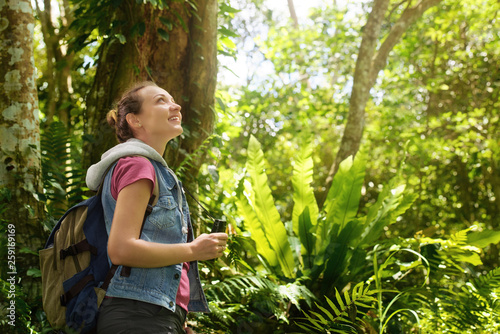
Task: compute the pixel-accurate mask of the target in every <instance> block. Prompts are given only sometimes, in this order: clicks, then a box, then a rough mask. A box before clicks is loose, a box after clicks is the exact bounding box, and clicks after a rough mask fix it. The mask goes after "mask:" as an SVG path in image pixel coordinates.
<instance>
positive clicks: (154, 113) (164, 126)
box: [136, 86, 183, 140]
mask: <svg viewBox="0 0 500 334" xmlns="http://www.w3.org/2000/svg"><path fill="white" fill-rule="evenodd" d="M139 94H140V95H141V97H142V99H143V102H142V107H141V112H140V114H138V115H136V117H137V119H138V120H139V122H140V124H141V127H142V128H144V130H145V131H146V134H147V135H148V136H153V137H156V136H162V137H163V136H165V137H166V138H167V140H170V139H173V138H175V137H177V136H179V135H180V134H181V133H182V131H183V130H182V126H181V121H182V115H181V106H180V105H178V104H177V103H175V101H174V98H173V97H172V96H171V95H170V94H169V93H168V92H167V91H166V90H164V89H163V88H160V87H156V86H146V87H144V88H143V89H141V90H140V91H139Z"/></svg>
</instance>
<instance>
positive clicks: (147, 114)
mask: <svg viewBox="0 0 500 334" xmlns="http://www.w3.org/2000/svg"><path fill="white" fill-rule="evenodd" d="M107 119H108V123H109V124H110V125H111V126H113V127H115V129H116V135H117V138H118V140H119V141H120V144H118V145H117V146H115V147H113V148H111V149H110V150H108V151H107V152H105V153H104V154H103V156H102V159H101V161H100V162H98V163H97V164H95V165H92V166H91V167H90V168H89V170H88V173H87V185H88V187H89V188H90V189H96V188H98V187H99V184H100V183H101V181H102V180H103V179H104V182H103V186H102V204H103V208H104V216H105V221H106V230H107V233H108V235H109V240H108V257H109V261H110V263H112V264H114V265H117V266H118V267H117V269H116V272H115V273H114V276H113V278H112V280H111V282H110V284H109V287H108V289H107V292H106V298H105V299H104V301H103V303H102V305H101V309H100V311H99V316H98V321H97V327H98V333H113V334H116V333H185V329H184V322H185V319H186V314H187V312H188V311H194V312H208V305H207V302H206V298H205V295H204V293H203V289H202V287H201V283H200V280H199V275H198V263H197V261H199V260H209V259H214V258H217V257H220V256H221V255H222V254H223V251H224V249H225V247H226V243H227V234H226V233H212V234H202V235H200V236H199V237H198V238H196V239H194V237H193V231H192V226H191V220H190V217H189V208H188V205H187V202H186V198H185V196H184V191H183V189H182V185H181V183H180V182H179V181H178V179H177V176H176V175H175V174H174V172H173V171H172V170H171V169H170V168H169V167H168V165H167V163H166V162H165V160H164V159H163V153H164V150H165V146H166V145H167V143H168V141H169V140H171V139H173V138H175V137H177V136H179V135H180V134H182V126H181V121H182V114H181V107H180V106H179V105H178V104H177V103H175V100H174V99H173V97H172V96H171V95H170V94H169V93H168V92H167V91H166V90H164V89H162V88H160V87H158V86H156V85H155V84H154V83H152V82H144V83H139V84H137V85H135V86H134V87H133V88H132V89H130V90H129V91H127V92H126V93H125V94H124V95H123V97H122V98H121V99H120V101H119V102H118V104H117V106H116V109H115V110H112V111H110V112H109V113H108V115H107ZM145 158H146V159H145ZM155 189H157V191H155ZM154 194H158V195H159V196H158V197H159V198H158V201H157V203H156V205H154V206H153V208H152V211H151V213H150V214H149V215H146V216H147V218H144V217H145V212H146V209H147V207H148V205H152V204H154V197H155V195H154Z"/></svg>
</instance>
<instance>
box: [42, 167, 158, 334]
mask: <svg viewBox="0 0 500 334" xmlns="http://www.w3.org/2000/svg"><path fill="white" fill-rule="evenodd" d="M114 165H115V164H114V163H113V164H112V165H111V166H114ZM110 169H111V167H110V168H109V169H108V171H106V173H105V175H107V174H108V172H109V170H110ZM103 183H104V178H103V180H102V181H101V184H100V186H99V190H98V192H97V194H96V195H95V196H92V197H90V198H89V199H87V200H85V201H83V202H81V203H78V204H77V205H75V206H73V207H72V208H71V209H69V210H68V211H66V213H65V214H64V215H63V216H62V217H61V219H60V220H59V221H58V222H57V224H56V226H55V227H54V228H53V230H52V232H51V234H50V236H49V238H48V240H47V243H46V244H45V247H44V249H42V250H40V269H41V272H42V303H43V309H44V310H45V313H46V314H47V320H48V321H49V323H50V324H51V326H52V327H53V328H54V329H62V330H69V331H76V332H79V333H92V332H94V331H95V327H96V323H97V313H98V310H99V306H100V305H101V302H102V300H103V299H104V296H105V295H106V289H107V287H108V285H109V282H110V281H111V279H112V278H113V275H114V273H115V271H116V269H117V267H118V266H116V265H112V266H110V265H109V262H108V252H107V243H108V234H107V232H106V226H105V220H104V210H103V207H102V201H101V195H102V187H103ZM158 197H159V189H158V181H156V182H155V188H154V190H153V195H152V196H151V198H150V201H149V204H148V207H147V209H146V212H145V215H144V220H143V226H144V222H145V220H146V218H147V216H148V215H149V213H151V211H152V210H153V206H154V205H155V204H156V200H157V199H158ZM141 234H142V229H141ZM125 269H127V270H125ZM123 271H125V273H127V272H128V273H130V268H128V267H124V268H123V269H122V272H123ZM122 274H123V273H122ZM125 275H126V274H125Z"/></svg>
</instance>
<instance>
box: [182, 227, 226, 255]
mask: <svg viewBox="0 0 500 334" xmlns="http://www.w3.org/2000/svg"><path fill="white" fill-rule="evenodd" d="M226 245H227V234H226V233H210V234H202V235H200V236H199V237H198V238H196V239H195V240H193V242H191V247H192V249H193V253H194V254H195V256H196V258H197V260H198V261H205V260H211V259H215V258H217V257H220V256H222V254H223V253H224V250H225V249H226Z"/></svg>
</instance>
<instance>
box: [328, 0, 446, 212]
mask: <svg viewBox="0 0 500 334" xmlns="http://www.w3.org/2000/svg"><path fill="white" fill-rule="evenodd" d="M441 1H442V0H422V1H418V3H417V4H416V5H415V6H414V7H410V5H411V2H410V5H409V6H408V7H407V8H406V9H405V10H404V12H403V14H401V16H400V17H399V19H398V20H397V21H396V23H394V24H393V25H392V27H391V29H390V30H389V33H388V34H387V36H386V37H385V39H384V40H383V42H382V44H381V45H380V48H379V49H378V51H377V50H376V46H377V44H378V43H379V40H380V39H381V36H380V35H381V28H382V24H383V23H384V18H385V16H386V14H387V12H388V8H389V4H390V1H389V0H375V1H374V2H373V7H372V11H371V13H370V15H369V16H368V20H367V22H366V25H365V27H364V29H363V30H364V33H363V38H362V40H361V45H360V47H359V53H358V58H357V60H356V69H355V71H354V80H353V87H352V92H351V98H350V101H349V114H348V117H347V123H346V126H345V129H344V134H343V136H342V140H341V143H340V147H339V150H338V152H337V155H336V157H335V161H334V163H333V165H332V166H331V168H330V172H329V174H328V177H327V179H326V186H325V189H326V190H325V192H324V194H323V196H322V199H321V205H322V204H323V203H324V201H325V199H326V195H327V193H328V189H329V188H330V186H331V184H332V180H333V177H334V176H335V174H336V173H337V170H338V167H339V165H340V163H341V162H342V161H343V160H345V159H346V158H347V157H348V156H350V155H356V153H357V152H358V150H359V146H360V143H361V139H362V137H363V130H364V125H365V124H364V122H365V109H366V104H367V103H368V100H369V99H370V90H371V89H372V88H373V86H374V84H375V82H376V80H377V76H378V73H379V72H380V71H381V70H382V69H383V68H384V67H385V64H386V62H387V58H388V57H389V53H390V52H391V50H392V49H393V48H394V46H395V45H396V44H397V43H398V42H399V40H400V39H401V37H402V36H403V34H404V33H405V31H406V30H408V28H409V27H410V26H411V25H412V24H413V23H414V22H415V21H416V20H417V19H418V18H420V17H421V16H422V15H423V14H424V12H425V11H426V10H427V9H429V8H431V7H433V6H436V5H437V4H439V3H440V2H441Z"/></svg>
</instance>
